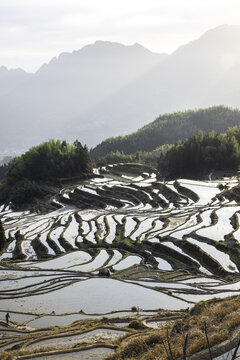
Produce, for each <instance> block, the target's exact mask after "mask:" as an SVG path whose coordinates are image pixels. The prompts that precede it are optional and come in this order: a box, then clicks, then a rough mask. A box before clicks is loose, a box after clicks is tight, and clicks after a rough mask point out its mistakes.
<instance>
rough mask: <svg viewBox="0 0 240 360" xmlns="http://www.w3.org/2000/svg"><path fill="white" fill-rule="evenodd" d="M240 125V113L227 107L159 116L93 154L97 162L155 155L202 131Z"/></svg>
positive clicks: (104, 142)
mask: <svg viewBox="0 0 240 360" xmlns="http://www.w3.org/2000/svg"><path fill="white" fill-rule="evenodd" d="M235 125H240V111H239V110H238V109H231V108H229V107H225V106H214V107H210V108H207V109H199V110H188V111H184V112H176V113H173V114H165V115H161V116H159V117H158V118H157V119H156V120H154V121H153V122H151V123H150V124H148V125H146V126H144V127H142V128H141V129H139V130H138V131H136V132H134V133H132V134H130V135H126V136H119V137H116V138H109V139H107V140H105V141H103V142H102V143H101V144H99V145H97V146H96V147H95V148H94V149H92V150H91V151H90V155H91V157H92V158H93V160H95V161H96V160H97V159H98V158H99V157H102V156H105V155H106V154H109V153H111V152H114V153H115V152H117V151H119V152H120V153H121V152H123V153H124V154H125V155H128V154H135V153H136V152H137V151H148V152H149V151H152V150H154V149H156V148H157V147H159V146H161V145H163V144H175V143H177V142H178V141H179V140H185V139H187V138H189V137H191V136H193V135H195V134H197V133H198V131H199V130H202V131H203V133H204V134H206V133H208V132H210V131H212V130H214V131H215V132H216V133H220V132H224V131H226V130H227V129H228V127H231V126H235Z"/></svg>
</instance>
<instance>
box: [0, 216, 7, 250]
mask: <svg viewBox="0 0 240 360" xmlns="http://www.w3.org/2000/svg"><path fill="white" fill-rule="evenodd" d="M6 243H7V241H6V237H5V232H4V229H3V225H2V222H1V220H0V251H1V250H3V249H4V248H5V246H6Z"/></svg>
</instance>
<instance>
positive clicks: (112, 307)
mask: <svg viewBox="0 0 240 360" xmlns="http://www.w3.org/2000/svg"><path fill="white" fill-rule="evenodd" d="M237 183H238V182H237V180H236V179H231V180H228V179H226V180H224V181H221V182H220V181H194V180H187V179H181V180H178V181H170V182H161V181H158V180H157V177H156V174H155V173H154V172H153V173H147V172H143V173H137V171H136V169H133V168H131V166H130V167H129V169H126V166H124V165H123V166H121V165H118V166H111V167H107V168H106V169H105V172H104V176H101V177H99V176H97V177H96V178H93V179H91V180H89V181H85V182H82V183H81V184H76V186H71V188H64V189H62V191H60V193H59V194H58V195H57V196H56V197H55V198H54V199H52V203H53V204H56V206H57V207H58V209H53V211H52V212H50V213H48V214H37V213H36V214H35V213H34V214H33V213H30V212H27V211H25V212H13V211H12V210H10V209H9V207H8V206H1V207H0V217H1V220H2V222H3V225H4V229H5V234H6V237H7V238H8V240H9V246H8V248H7V249H6V252H4V253H3V254H1V257H0V270H1V271H0V283H1V287H0V320H2V321H3V322H2V326H1V322H0V353H1V352H3V351H4V350H6V349H9V348H12V347H14V346H15V347H16V346H17V347H20V348H23V349H26V354H27V353H28V354H31V350H33V349H34V352H36V348H37V349H38V347H39V352H43V353H45V352H46V349H47V348H48V347H49V344H51V339H53V338H55V337H56V335H57V336H58V337H60V338H61V341H58V342H56V341H55V340H54V341H55V342H54V341H53V342H54V347H56V349H57V351H58V352H59V354H60V353H61V354H63V353H64V352H66V351H67V352H68V351H71V348H73V347H74V349H76V348H77V349H79V350H81V349H86V344H88V345H90V344H92V343H93V342H94V343H98V342H99V341H100V342H102V343H103V342H104V343H105V345H106V336H105V333H108V332H110V333H111V334H112V335H111V336H110V335H109V336H108V337H107V339H108V341H107V343H108V345H107V346H108V347H107V348H106V349H107V350H106V353H107V352H108V351H113V350H112V348H113V345H111V341H113V340H114V339H115V338H116V337H118V336H122V335H123V334H125V333H126V332H129V331H130V330H129V329H128V328H127V325H128V324H129V322H130V321H131V320H132V319H134V318H136V317H137V318H140V319H143V320H144V321H145V322H146V323H148V326H152V327H153V328H154V327H155V328H156V327H157V326H160V325H159V324H161V323H162V322H164V321H166V317H167V318H168V314H169V316H170V318H172V317H173V316H174V317H179V316H183V311H184V309H186V308H188V307H190V306H192V304H194V303H196V302H198V301H200V300H207V299H209V298H212V297H225V296H228V295H231V294H235V293H239V292H240V291H239V290H240V282H239V270H240V261H239V258H240V257H239V255H240V244H239V241H240V232H239V214H240V206H239V205H238V204H237V203H236V202H229V201H228V200H227V199H225V198H224V196H223V195H222V193H221V190H220V188H221V187H219V185H220V184H221V185H222V186H225V187H226V186H228V187H233V186H236V185H237ZM59 204H60V205H61V207H60V208H59ZM102 269H108V270H109V271H110V274H111V276H110V278H106V277H105V278H102V277H100V276H99V271H100V270H102ZM131 308H132V309H134V310H131ZM143 309H144V310H143ZM159 309H162V310H159ZM181 309H182V310H181ZM7 311H8V312H9V313H10V320H11V323H10V324H11V329H10V328H9V327H5V326H4V315H5V313H6V312H7ZM163 318H164V319H163ZM93 319H94V323H90V321H93ZM86 324H88V325H86ZM118 324H119V325H118ZM83 325H84V328H86V327H87V328H88V330H89V331H88V332H86V334H85V333H84V332H83V331H80V328H81V326H83ZM103 325H104V327H103ZM56 326H58V328H56ZM66 326H67V328H66ZM12 328H14V329H12ZM56 329H57V330H56ZM81 329H82V328H81ZM97 329H98V330H97ZM99 329H100V330H99ZM13 331H15V332H13ZM124 331H125V333H124ZM83 333H84V334H85V335H84V336H83V335H82V334H83ZM93 334H98V335H97V337H96V338H94V341H93ZM125 335H126V334H125ZM113 338H114V339H113ZM83 339H84V341H83ZM83 342H84V346H83ZM31 344H32V345H31ZM62 351H63V353H62ZM95 352H96V350H94V351H93V353H95ZM100 352H101V351H100V350H99V354H100ZM103 352H104V351H103ZM26 354H25V355H24V353H22V355H21V356H20V357H18V358H19V359H20V358H22V359H23V358H26V357H24V356H27V355H26ZM36 354H38V353H36ZM83 355H84V353H82V356H83ZM31 356H36V358H37V355H33V354H31ZM59 356H60V355H59ZM87 356H90V355H89V353H88V355H86V357H85V358H86V359H87V358H88V357H87ZM61 357H62V358H64V355H61ZM49 358H50V355H49ZM51 358H53V359H54V356H53V355H52V357H51ZM65 358H67V355H66V357H65ZM83 358H84V357H83ZM89 358H90V357H89Z"/></svg>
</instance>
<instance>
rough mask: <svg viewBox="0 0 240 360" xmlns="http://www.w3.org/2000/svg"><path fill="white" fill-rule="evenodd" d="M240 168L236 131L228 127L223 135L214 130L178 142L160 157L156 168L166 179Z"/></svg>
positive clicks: (238, 132)
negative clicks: (216, 133)
mask: <svg viewBox="0 0 240 360" xmlns="http://www.w3.org/2000/svg"><path fill="white" fill-rule="evenodd" d="M239 165H240V128H239V127H237V126H235V127H232V128H229V129H228V131H227V132H226V133H221V134H219V135H215V133H214V131H212V132H210V133H208V134H206V135H203V132H202V131H200V132H199V133H198V134H197V135H195V136H193V137H191V138H189V139H187V140H186V141H180V142H179V143H178V144H177V145H175V146H173V147H172V148H171V149H170V150H169V151H168V152H167V153H166V154H165V155H163V154H162V155H161V157H160V159H159V165H158V168H159V170H160V171H161V173H164V174H166V175H167V176H168V177H171V178H175V177H179V176H184V177H185V176H187V177H192V176H196V175H198V174H202V173H203V172H204V171H206V172H207V171H208V172H209V171H211V169H212V170H213V169H215V170H223V169H227V168H235V169H237V167H238V166H239Z"/></svg>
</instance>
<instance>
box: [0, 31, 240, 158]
mask: <svg viewBox="0 0 240 360" xmlns="http://www.w3.org/2000/svg"><path fill="white" fill-rule="evenodd" d="M4 74H5V75H4ZM3 79H4V80H3ZM239 80H240V26H228V25H223V26H220V27H217V28H215V29H213V30H209V31H208V32H206V33H205V34H203V36H201V37H200V38H199V39H197V40H195V41H192V42H190V43H189V44H186V45H184V46H181V47H180V48H179V49H178V50H177V51H175V52H174V53H173V54H172V55H166V54H154V53H152V52H150V51H149V50H147V49H145V48H144V47H142V46H141V45H139V44H135V45H132V46H124V45H121V44H118V43H111V42H103V41H97V42H96V43H95V44H92V45H88V46H85V47H84V48H82V49H81V50H79V51H74V52H73V53H62V54H61V55H60V56H59V57H58V58H54V59H52V60H51V61H50V63H49V64H47V65H43V66H42V67H41V68H40V69H39V70H38V71H37V72H36V73H35V74H27V73H25V72H23V71H21V70H14V71H12V70H11V71H8V70H6V68H0V114H1V136H0V152H2V151H4V150H6V149H9V148H15V149H24V148H26V147H29V146H32V145H35V144H38V143H39V142H41V141H44V140H47V139H49V138H60V139H66V140H68V141H73V140H75V139H76V138H78V139H79V140H80V141H81V142H82V143H86V144H87V145H88V146H90V147H91V146H94V145H96V144H97V143H99V142H100V141H102V140H104V139H105V138H107V137H109V136H117V135H121V134H126V133H129V132H132V131H134V130H136V129H138V128H139V127H141V126H142V125H144V124H147V123H149V122H150V121H152V120H153V119H154V118H155V117H156V116H158V115H159V114H162V113H165V112H172V111H177V110H185V109H190V108H196V107H207V106H211V105H217V104H225V105H229V106H234V107H240V96H239V95H240V81H239Z"/></svg>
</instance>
